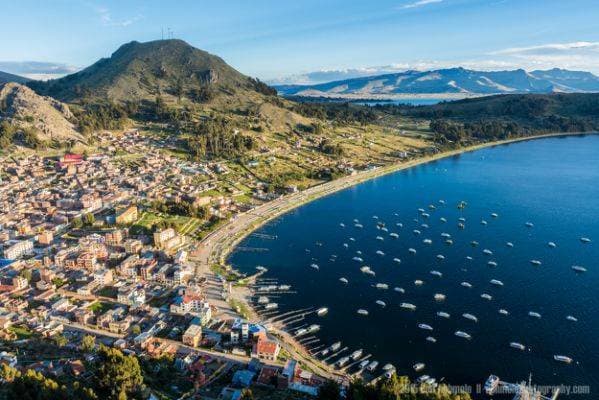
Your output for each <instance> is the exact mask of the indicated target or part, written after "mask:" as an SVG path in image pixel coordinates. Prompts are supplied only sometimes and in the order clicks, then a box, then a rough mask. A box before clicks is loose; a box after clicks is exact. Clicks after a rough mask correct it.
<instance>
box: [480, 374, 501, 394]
mask: <svg viewBox="0 0 599 400" xmlns="http://www.w3.org/2000/svg"><path fill="white" fill-rule="evenodd" d="M497 386H499V377H498V376H497V375H491V376H489V378H487V381H486V382H485V387H484V388H485V393H486V394H487V395H489V396H492V395H493V393H495V390H496V389H497Z"/></svg>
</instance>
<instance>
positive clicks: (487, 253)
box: [483, 249, 493, 256]
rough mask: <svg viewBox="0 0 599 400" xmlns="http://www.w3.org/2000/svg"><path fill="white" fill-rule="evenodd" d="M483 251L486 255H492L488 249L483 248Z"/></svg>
mask: <svg viewBox="0 0 599 400" xmlns="http://www.w3.org/2000/svg"><path fill="white" fill-rule="evenodd" d="M483 253H484V254H486V255H488V256H492V255H493V252H492V251H491V250H489V249H484V250H483Z"/></svg>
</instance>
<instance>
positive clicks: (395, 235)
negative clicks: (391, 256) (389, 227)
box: [389, 232, 399, 239]
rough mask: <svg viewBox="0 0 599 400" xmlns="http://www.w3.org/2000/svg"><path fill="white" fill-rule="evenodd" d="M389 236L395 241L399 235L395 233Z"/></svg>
mask: <svg viewBox="0 0 599 400" xmlns="http://www.w3.org/2000/svg"><path fill="white" fill-rule="evenodd" d="M389 236H391V237H392V238H395V239H397V238H398V237H399V235H398V234H397V233H395V232H391V233H390V234H389Z"/></svg>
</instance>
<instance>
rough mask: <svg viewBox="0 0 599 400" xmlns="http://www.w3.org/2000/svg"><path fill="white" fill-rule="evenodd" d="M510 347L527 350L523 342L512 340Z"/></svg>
mask: <svg viewBox="0 0 599 400" xmlns="http://www.w3.org/2000/svg"><path fill="white" fill-rule="evenodd" d="M510 347H512V348H514V349H518V350H526V346H524V345H523V344H522V343H518V342H511V343H510Z"/></svg>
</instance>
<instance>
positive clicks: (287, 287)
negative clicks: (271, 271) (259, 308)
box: [279, 285, 291, 290]
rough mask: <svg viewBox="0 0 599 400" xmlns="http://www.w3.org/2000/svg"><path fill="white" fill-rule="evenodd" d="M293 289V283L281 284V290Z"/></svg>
mask: <svg viewBox="0 0 599 400" xmlns="http://www.w3.org/2000/svg"><path fill="white" fill-rule="evenodd" d="M289 289H291V285H279V290H289Z"/></svg>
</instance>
